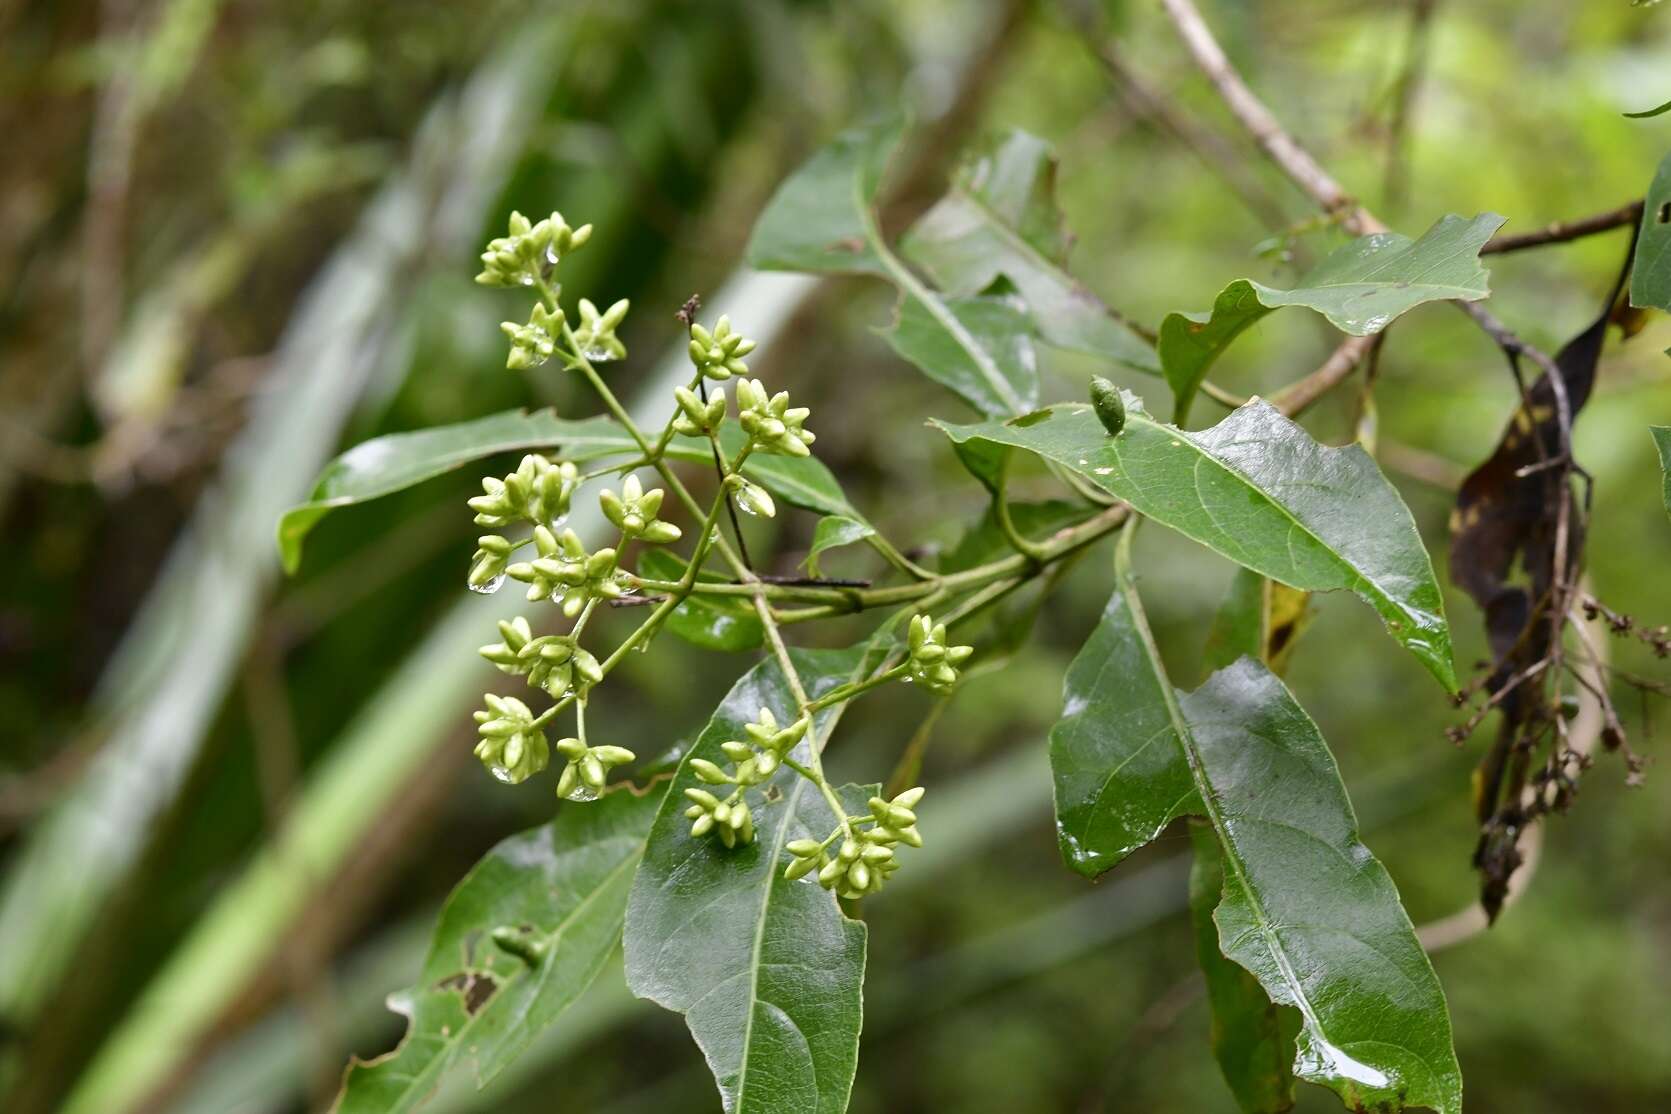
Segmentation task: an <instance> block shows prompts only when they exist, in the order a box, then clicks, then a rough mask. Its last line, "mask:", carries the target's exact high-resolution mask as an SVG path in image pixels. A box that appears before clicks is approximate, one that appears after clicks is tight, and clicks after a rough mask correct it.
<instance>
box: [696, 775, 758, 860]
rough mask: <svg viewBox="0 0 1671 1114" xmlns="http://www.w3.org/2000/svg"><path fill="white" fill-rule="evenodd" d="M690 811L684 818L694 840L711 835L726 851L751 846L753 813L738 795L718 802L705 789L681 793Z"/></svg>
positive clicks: (734, 794) (739, 794) (716, 798)
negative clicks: (689, 824)
mask: <svg viewBox="0 0 1671 1114" xmlns="http://www.w3.org/2000/svg"><path fill="white" fill-rule="evenodd" d="M685 799H686V800H688V801H690V807H689V808H687V809H685V816H686V818H688V819H689V820H690V821H691V826H690V834H691V835H693V836H696V837H697V838H698V839H700V838H702V837H703V836H705V835H707V834H708V833H709V832H712V833H713V834H714V836H715V838H717V839H718V840H719V841H720V842H721V843H723V844H724V845H725V846H726V847H728V848H730V847H740V846H745V845H747V844H750V843H753V842H754V813H753V812H751V811H750V810H749V807H748V802H747V801H745V800H743V798H742V795H741V793H740V792H738V793H733V794H732V795H731V796H729V797H727V798H726V799H725V800H723V801H722V800H720V799H719V798H718V797H716V796H714V795H713V794H712V793H710V792H708V791H707V790H706V789H697V788H694V787H692V788H690V789H686V790H685Z"/></svg>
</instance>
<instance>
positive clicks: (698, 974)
mask: <svg viewBox="0 0 1671 1114" xmlns="http://www.w3.org/2000/svg"><path fill="white" fill-rule="evenodd" d="M791 653H792V654H793V660H794V662H795V665H796V669H797V671H798V672H799V674H800V676H801V679H802V681H803V682H804V683H805V685H806V686H807V688H808V690H809V692H810V693H812V694H814V695H816V694H817V693H819V692H823V691H827V690H828V689H830V688H832V687H834V686H835V685H838V684H841V683H843V682H845V681H848V680H850V679H855V678H856V677H858V676H861V675H862V672H863V670H864V669H865V668H866V665H867V661H869V662H870V663H873V662H874V655H872V656H871V657H870V658H869V659H867V657H866V654H865V652H864V651H863V650H862V649H854V650H839V651H830V650H824V651H815V650H805V651H791ZM762 707H767V708H770V709H771V710H772V712H773V714H775V715H776V716H777V719H778V721H779V722H780V723H789V722H792V721H793V720H794V719H795V718H796V716H797V713H796V711H795V706H794V701H793V699H792V698H791V696H790V694H789V691H788V687H787V685H786V684H785V683H784V680H783V677H782V674H781V672H780V670H779V668H778V666H777V664H776V662H775V661H771V660H768V661H765V662H762V663H761V664H759V665H757V666H755V667H754V668H753V669H751V670H750V671H749V672H748V673H746V674H744V675H743V677H742V678H741V679H739V680H738V681H737V683H736V685H734V686H733V687H732V689H731V691H730V693H728V694H727V695H726V697H725V700H724V701H723V702H722V703H721V704H720V706H719V708H718V710H717V711H715V713H714V716H713V719H711V720H710V721H709V723H708V726H707V727H706V728H705V729H704V730H703V732H702V734H701V735H700V736H699V737H698V738H697V740H696V742H695V743H694V744H693V745H692V746H691V748H690V750H689V751H688V752H687V753H686V755H685V757H684V759H683V761H682V762H681V763H680V766H679V770H678V772H677V773H676V774H675V776H674V779H673V785H672V788H671V790H670V791H669V793H668V796H667V799H666V800H665V802H664V803H663V806H662V809H661V811H660V813H659V814H658V815H657V817H656V822H655V826H654V828H653V829H652V830H651V834H650V844H649V849H648V850H647V851H646V853H645V856H644V862H643V865H642V866H641V867H640V868H639V871H638V877H637V879H636V880H635V881H634V883H633V890H632V897H631V900H630V903H629V905H628V910H627V928H626V971H627V984H628V985H629V986H630V987H631V988H632V991H633V993H635V994H637V995H638V996H639V997H641V998H649V999H651V1000H653V1001H655V1002H657V1003H659V1004H661V1005H663V1006H665V1007H667V1008H668V1009H670V1010H674V1011H676V1012H679V1013H683V1014H684V1015H685V1022H686V1024H687V1025H689V1027H690V1031H691V1035H692V1036H693V1037H695V1038H696V1042H697V1044H698V1045H699V1046H700V1047H701V1049H702V1053H703V1055H704V1056H705V1057H706V1058H707V1061H708V1066H709V1068H710V1069H711V1070H712V1072H713V1074H714V1079H715V1081H716V1082H717V1083H718V1085H719V1090H720V1096H721V1099H722V1100H723V1102H724V1106H725V1109H726V1111H727V1114H767V1112H771V1114H839V1112H840V1111H842V1110H844V1109H845V1108H846V1105H847V1096H848V1093H849V1091H850V1090H851V1089H852V1086H853V1073H854V1070H855V1067H856V1065H857V1061H858V1039H859V1029H860V1025H861V1019H862V1015H863V981H864V962H865V928H864V925H863V924H861V923H859V922H857V921H853V920H849V919H848V918H847V917H845V916H844V915H843V914H842V912H841V910H840V908H838V907H837V905H836V900H835V898H834V896H832V895H831V894H830V893H828V892H827V891H825V890H824V889H822V888H821V887H819V886H818V885H817V883H816V882H814V881H811V880H807V879H803V880H800V881H796V882H789V881H785V880H784V878H783V868H784V866H785V864H786V863H787V861H788V857H787V855H786V854H785V853H784V851H783V847H784V845H785V844H786V843H788V842H789V841H790V840H793V839H802V838H818V839H822V838H823V837H824V836H826V835H828V834H829V832H830V829H831V828H832V827H833V826H834V824H835V818H834V816H833V815H832V814H831V812H830V810H829V807H828V806H827V805H826V804H825V802H824V799H823V797H822V796H821V795H820V794H819V792H818V790H817V789H816V788H815V787H814V786H813V785H812V784H811V783H810V782H809V781H807V780H806V779H805V778H803V777H801V776H800V775H798V774H796V773H794V772H793V771H791V770H790V769H789V768H788V767H787V766H785V767H781V768H780V769H779V770H778V772H777V774H776V775H775V776H774V778H773V779H772V782H771V783H770V784H771V786H772V787H773V788H774V789H775V790H776V791H777V792H778V793H780V794H781V797H780V799H778V800H777V801H775V802H774V803H771V804H767V805H759V806H756V808H755V824H756V835H755V839H754V842H752V843H750V844H748V845H746V846H741V847H736V848H733V849H729V850H728V849H726V848H725V847H724V846H723V845H721V844H720V842H719V841H718V840H714V839H698V838H694V837H692V836H691V834H690V821H689V820H687V819H686V818H685V816H684V810H685V807H686V805H687V804H688V802H687V801H686V800H685V798H684V795H683V794H684V790H685V789H687V788H691V787H699V786H700V785H701V784H702V783H701V782H700V781H699V779H698V778H697V777H696V775H695V773H694V772H693V770H692V769H691V765H690V764H691V762H692V761H693V760H694V759H698V758H704V759H708V760H710V761H714V762H720V763H724V762H725V761H726V759H725V757H724V754H723V752H722V751H721V750H720V745H721V744H722V743H724V742H725V741H727V740H729V739H741V738H745V736H744V734H743V725H744V724H745V723H748V722H749V721H751V720H753V719H754V718H755V717H756V716H757V715H758V714H759V711H760V709H761V708H762ZM835 712H836V710H835V709H832V710H830V711H827V712H825V713H824V714H823V715H821V716H820V718H819V723H818V725H817V727H816V728H815V731H812V732H808V736H807V738H806V739H805V740H803V741H802V742H801V743H800V744H799V745H798V746H797V748H796V751H795V752H794V753H795V754H796V755H797V756H799V757H801V758H803V759H804V758H805V757H806V755H807V749H808V747H809V746H811V745H813V737H814V735H817V736H818V737H819V738H822V737H824V736H825V735H827V733H828V731H829V729H830V727H831V726H832V725H833V723H834V715H835Z"/></svg>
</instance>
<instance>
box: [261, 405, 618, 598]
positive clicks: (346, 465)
mask: <svg viewBox="0 0 1671 1114" xmlns="http://www.w3.org/2000/svg"><path fill="white" fill-rule="evenodd" d="M619 428H620V427H619V426H616V425H615V424H614V423H613V422H610V421H608V420H607V419H587V420H584V421H578V422H571V421H568V420H566V419H564V418H559V417H558V416H557V415H556V413H555V412H553V411H551V410H536V411H534V412H533V413H529V412H528V411H525V410H506V411H503V412H501V413H498V414H489V415H488V416H487V417H485V418H477V419H475V420H474V421H469V422H458V423H456V424H454V425H444V426H435V427H434V428H432V429H420V430H416V431H414V432H411V433H391V434H388V435H387V436H384V437H374V438H372V439H371V440H369V441H362V442H361V443H360V444H358V445H356V446H354V447H353V448H352V449H349V450H348V451H347V452H345V453H343V454H342V455H341V456H339V457H337V458H336V459H335V460H333V461H331V463H330V464H328V465H326V466H325V470H324V471H323V472H321V473H320V474H319V480H318V482H317V483H316V484H315V485H314V488H313V494H312V495H310V496H309V497H308V500H307V502H305V503H300V504H298V505H296V506H294V507H291V508H290V509H289V510H288V511H286V512H285V513H284V517H283V518H281V519H280V520H279V526H278V545H279V554H280V556H281V557H282V559H283V561H284V568H285V571H287V572H295V571H296V568H297V566H299V565H300V564H301V560H302V542H303V540H304V539H305V538H306V537H307V533H308V531H309V530H311V529H313V526H314V524H315V523H317V522H318V521H319V520H320V519H321V518H324V517H325V515H327V514H329V513H330V512H331V511H332V510H334V509H336V508H337V507H346V506H350V505H352V504H354V503H363V502H366V501H367V500H369V499H377V498H380V497H382V496H384V495H391V494H393V493H394V492H397V491H400V490H402V489H404V488H408V487H411V486H412V485H413V484H418V483H422V482H423V481H424V480H428V479H432V478H434V477H436V476H439V475H441V474H442V473H443V472H449V471H451V470H452V469H454V468H459V467H462V466H463V465H466V464H469V463H470V462H472V461H476V460H480V459H482V458H483V457H487V456H493V455H494V454H496V453H503V452H511V451H513V450H517V449H538V448H543V447H546V446H550V445H556V444H559V443H564V442H570V443H573V444H575V445H576V446H577V447H592V446H594V445H596V444H598V443H599V442H600V441H602V442H604V443H607V442H608V440H609V439H610V438H611V437H612V436H613V435H612V434H611V433H610V430H611V429H615V430H618V429H619ZM460 513H464V512H462V511H461V512H460ZM464 521H468V518H466V519H465V520H464Z"/></svg>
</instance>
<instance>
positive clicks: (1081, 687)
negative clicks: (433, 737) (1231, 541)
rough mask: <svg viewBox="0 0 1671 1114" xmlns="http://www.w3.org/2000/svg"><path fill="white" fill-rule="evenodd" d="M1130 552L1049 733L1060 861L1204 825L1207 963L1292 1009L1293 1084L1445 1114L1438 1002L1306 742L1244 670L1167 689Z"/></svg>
mask: <svg viewBox="0 0 1671 1114" xmlns="http://www.w3.org/2000/svg"><path fill="white" fill-rule="evenodd" d="M1129 537H1130V535H1129V534H1127V535H1126V536H1125V537H1124V538H1122V543H1121V546H1120V559H1119V561H1118V565H1117V569H1116V581H1117V584H1116V588H1115V592H1114V598H1113V599H1112V600H1110V602H1109V605H1108V609H1107V610H1106V611H1105V612H1104V614H1103V617H1102V620H1101V622H1100V623H1099V624H1098V626H1097V629H1096V631H1095V632H1094V633H1093V634H1092V636H1091V639H1090V641H1089V642H1087V643H1086V645H1085V648H1084V649H1083V650H1081V651H1080V653H1079V655H1078V657H1076V658H1075V659H1074V662H1073V665H1072V666H1071V667H1070V670H1069V673H1068V679H1067V682H1066V685H1065V688H1064V697H1065V700H1064V714H1063V718H1062V720H1061V722H1060V723H1058V724H1057V726H1056V728H1055V729H1054V730H1053V731H1052V732H1051V738H1050V755H1051V766H1052V769H1053V771H1054V774H1055V782H1056V809H1057V826H1058V832H1059V834H1060V837H1061V844H1062V851H1063V855H1064V857H1065V858H1066V860H1067V861H1068V863H1069V865H1070V866H1072V867H1073V868H1074V869H1076V870H1078V871H1080V872H1081V873H1084V874H1087V875H1089V876H1091V877H1095V876H1096V875H1098V874H1101V873H1102V872H1103V871H1105V870H1107V869H1109V868H1110V867H1112V866H1114V865H1115V864H1116V863H1118V862H1119V861H1120V860H1121V859H1122V858H1124V857H1125V856H1126V855H1128V854H1130V853H1131V852H1132V851H1134V850H1136V849H1137V848H1138V847H1141V846H1142V845H1143V844H1144V843H1147V842H1148V841H1150V840H1152V839H1153V838H1155V837H1156V836H1158V835H1159V834H1160V832H1161V831H1162V829H1164V828H1165V827H1166V825H1167V824H1168V823H1170V822H1171V821H1172V820H1174V819H1177V818H1179V817H1182V816H1197V817H1201V818H1202V819H1204V820H1206V821H1207V823H1208V825H1209V826H1210V829H1211V833H1212V839H1213V841H1214V843H1215V844H1216V845H1217V849H1218V851H1219V853H1220V855H1221V857H1222V863H1223V889H1222V896H1221V900H1220V901H1219V903H1218V906H1217V908H1216V910H1215V911H1214V914H1213V919H1214V921H1215V923H1216V924H1217V927H1218V943H1219V948H1220V950H1221V952H1222V953H1223V954H1224V955H1225V956H1226V957H1227V958H1229V959H1230V960H1232V961H1234V962H1235V963H1236V964H1237V965H1239V966H1240V967H1242V968H1244V969H1246V970H1247V971H1249V972H1251V973H1252V974H1253V975H1254V977H1255V978H1256V979H1257V980H1258V981H1259V984H1260V986H1262V987H1263V988H1264V990H1265V992H1266V994H1267V995H1269V997H1270V1000H1271V1001H1272V1002H1274V1003H1276V1004H1277V1005H1279V1006H1293V1007H1295V1008H1296V1009H1297V1010H1298V1012H1299V1014H1300V1017H1301V1024H1300V1027H1299V1030H1298V1033H1297V1035H1296V1051H1295V1057H1294V1061H1293V1071H1294V1074H1295V1075H1296V1076H1297V1077H1298V1078H1301V1079H1305V1080H1308V1081H1310V1082H1314V1083H1319V1084H1321V1085H1324V1086H1327V1087H1329V1088H1331V1089H1333V1090H1334V1091H1336V1092H1337V1093H1338V1094H1340V1096H1341V1097H1342V1099H1343V1100H1344V1101H1345V1102H1346V1104H1347V1105H1348V1106H1349V1107H1352V1108H1354V1109H1357V1108H1360V1107H1364V1108H1374V1107H1376V1106H1377V1105H1378V1104H1385V1105H1386V1106H1387V1107H1388V1108H1390V1109H1398V1108H1399V1107H1400V1106H1401V1105H1403V1104H1408V1105H1412V1106H1427V1107H1431V1108H1432V1109H1434V1110H1438V1111H1441V1112H1442V1114H1458V1112H1459V1111H1460V1110H1461V1087H1462V1084H1461V1074H1460V1071H1459V1069H1458V1068H1457V1064H1456V1056H1455V1053H1454V1052H1453V1051H1452V1048H1451V1035H1450V1018H1449V1015H1448V1013H1447V1011H1446V1007H1445V999H1444V994H1443V993H1442V991H1441V990H1440V988H1439V982H1438V979H1437V978H1436V977H1435V976H1434V974H1433V968H1432V966H1431V965H1430V964H1429V963H1428V960H1427V956H1426V954H1425V953H1424V952H1423V951H1422V950H1421V945H1420V944H1419V943H1418V942H1417V941H1416V936H1415V931H1414V929H1413V928H1412V927H1411V924H1410V920H1409V918H1408V917H1407V916H1406V915H1405V913H1404V909H1403V906H1402V905H1400V903H1399V898H1398V891H1397V889H1396V888H1395V887H1394V886H1393V883H1392V879H1391V878H1390V877H1389V876H1388V874H1387V872H1386V870H1385V868H1383V867H1382V866H1381V864H1380V863H1379V862H1377V861H1376V859H1375V857H1374V856H1373V855H1372V854H1371V853H1370V851H1369V849H1368V848H1367V847H1365V846H1364V845H1363V843H1362V842H1360V841H1359V839H1358V835H1357V819H1356V817H1355V816H1354V814H1353V812H1352V806H1351V804H1350V802H1349V801H1348V800H1347V797H1346V790H1345V787H1344V786H1343V785H1342V784H1341V781H1340V773H1339V770H1338V769H1337V768H1336V766H1335V763H1334V758H1333V756H1332V755H1330V753H1329V750H1328V747H1327V746H1326V745H1325V743H1324V742H1323V739H1322V736H1321V735H1320V734H1319V733H1318V730H1317V726H1316V725H1315V724H1314V723H1312V721H1311V720H1310V718H1309V717H1307V716H1306V714H1305V711H1304V710H1303V709H1302V708H1300V706H1299V705H1298V704H1297V703H1296V702H1295V701H1294V698H1293V696H1292V695H1291V694H1290V693H1289V692H1288V690H1287V689H1286V688H1285V687H1284V686H1283V684H1282V682H1281V681H1280V680H1278V679H1277V678H1276V676H1275V675H1274V674H1272V673H1271V672H1270V671H1269V670H1268V669H1266V668H1265V667H1264V666H1263V665H1262V664H1260V663H1259V662H1257V661H1254V660H1253V659H1251V658H1243V659H1241V660H1240V661H1238V662H1237V663H1236V664H1234V665H1232V666H1229V667H1227V668H1225V669H1222V670H1220V671H1219V672H1217V673H1215V674H1213V675H1212V677H1210V678H1209V679H1208V680H1207V682H1206V683H1205V684H1203V685H1202V686H1201V687H1200V688H1199V689H1197V690H1196V691H1195V692H1193V693H1188V694H1183V693H1179V692H1178V691H1177V690H1175V689H1174V688H1173V686H1172V683H1171V681H1170V679H1169V678H1168V677H1167V675H1166V672H1165V668H1164V666H1163V664H1162V663H1161V659H1160V655H1159V651H1158V649H1157V648H1156V646H1155V644H1154V638H1153V635H1152V634H1151V633H1150V630H1149V627H1148V622H1147V619H1146V618H1145V617H1144V614H1143V609H1142V603H1141V601H1140V600H1139V599H1138V596H1137V591H1136V586H1135V582H1134V580H1133V577H1132V574H1131V569H1130V567H1129Z"/></svg>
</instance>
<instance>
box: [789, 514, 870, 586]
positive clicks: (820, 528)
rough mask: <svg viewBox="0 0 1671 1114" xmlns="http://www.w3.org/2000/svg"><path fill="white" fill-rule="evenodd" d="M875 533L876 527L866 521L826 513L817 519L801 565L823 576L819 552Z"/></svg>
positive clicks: (838, 547) (852, 542) (808, 570)
mask: <svg viewBox="0 0 1671 1114" xmlns="http://www.w3.org/2000/svg"><path fill="white" fill-rule="evenodd" d="M875 534H876V528H875V527H874V526H872V525H871V524H870V523H868V522H858V521H856V520H854V519H851V518H848V517H847V516H846V515H842V514H832V515H827V516H825V517H824V518H821V519H819V520H818V525H817V526H816V527H815V528H814V529H813V531H812V545H811V546H810V547H809V548H808V549H807V555H806V560H804V561H802V562H801V567H802V568H804V569H806V571H807V572H808V573H809V574H811V575H813V576H823V575H824V574H823V572H821V571H820V570H819V567H818V558H819V556H820V555H821V554H823V553H825V552H826V551H828V550H831V549H840V548H841V547H842V546H845V545H853V544H855V543H857V542H862V541H864V540H865V539H866V538H869V537H874V536H875Z"/></svg>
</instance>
